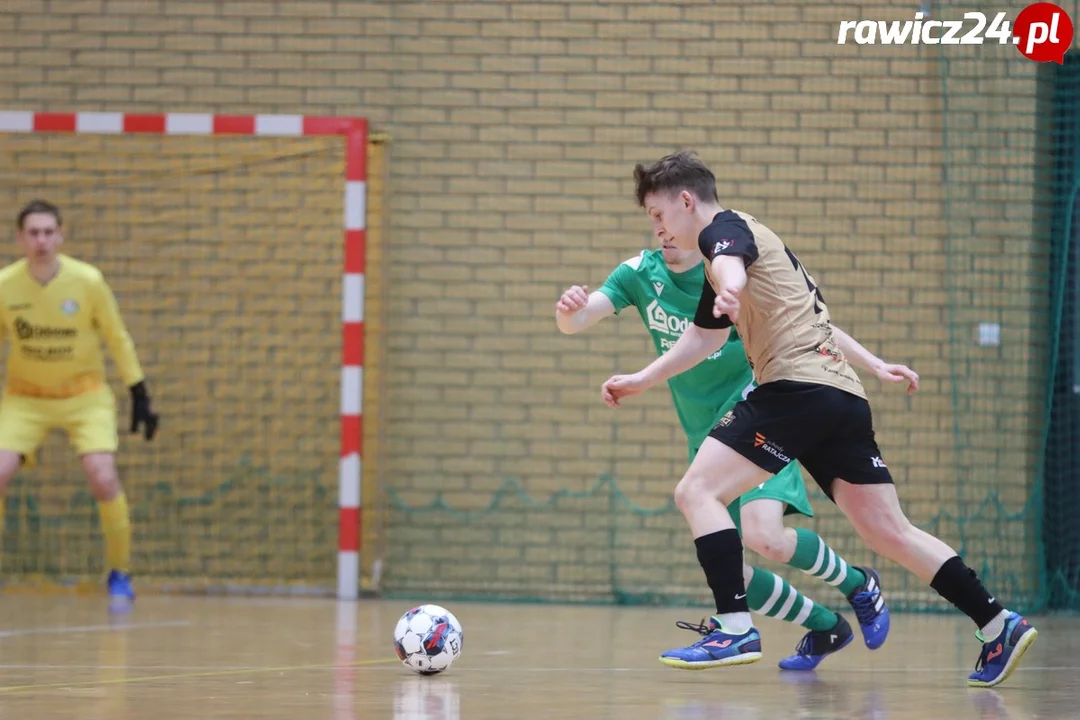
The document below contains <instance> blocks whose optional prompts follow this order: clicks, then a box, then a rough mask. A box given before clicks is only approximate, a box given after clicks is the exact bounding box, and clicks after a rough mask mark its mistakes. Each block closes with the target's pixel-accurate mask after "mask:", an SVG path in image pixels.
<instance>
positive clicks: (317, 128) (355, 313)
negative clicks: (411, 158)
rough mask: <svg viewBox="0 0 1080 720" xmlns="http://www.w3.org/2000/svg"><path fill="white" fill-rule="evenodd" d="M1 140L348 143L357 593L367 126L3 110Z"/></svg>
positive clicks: (340, 569) (341, 485)
mask: <svg viewBox="0 0 1080 720" xmlns="http://www.w3.org/2000/svg"><path fill="white" fill-rule="evenodd" d="M0 132H8V133H86V134H114V135H122V134H144V135H253V136H268V137H270V136H276V137H282V136H302V135H341V136H343V137H344V138H345V266H344V279H343V293H342V362H341V458H340V463H339V466H338V507H339V514H338V565H337V594H338V597H339V598H342V599H354V598H356V597H358V596H359V591H360V549H361V547H360V544H361V537H362V535H361V502H360V473H361V464H360V463H361V458H362V456H363V447H362V442H361V440H362V434H363V425H362V417H363V403H362V401H363V389H364V270H365V267H364V255H365V247H366V237H365V233H366V229H367V222H366V220H367V144H368V126H367V120H366V119H365V118H336V117H306V116H303V115H210V114H201V113H157V114H131V113H113V112H73V113H42V112H30V111H22V110H13V111H5V110H0Z"/></svg>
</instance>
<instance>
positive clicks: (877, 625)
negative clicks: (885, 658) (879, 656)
mask: <svg viewBox="0 0 1080 720" xmlns="http://www.w3.org/2000/svg"><path fill="white" fill-rule="evenodd" d="M858 569H859V570H861V571H862V572H863V574H864V575H866V583H865V584H864V585H863V586H862V587H859V588H856V589H855V590H854V591H853V592H852V593H851V595H848V602H849V603H851V609H852V610H854V611H855V619H856V620H858V621H859V629H860V630H862V636H863V642H865V643H866V647H868V648H870V649H871V650H877V649H878V648H879V647H881V646H882V645H884V644H885V638H887V637H888V636H889V608H887V607H885V598H883V597H882V596H881V578H880V577H878V574H877V572H876V571H874V570H873V569H871V568H868V567H860V568H858Z"/></svg>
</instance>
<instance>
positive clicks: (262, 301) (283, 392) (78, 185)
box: [0, 111, 385, 598]
mask: <svg viewBox="0 0 1080 720" xmlns="http://www.w3.org/2000/svg"><path fill="white" fill-rule="evenodd" d="M384 164H385V145H384V143H382V142H380V138H378V137H375V138H373V137H372V136H371V134H370V133H369V131H368V124H367V122H366V120H365V119H364V118H319V117H302V116H294V115H288V116H286V115H255V116H214V115H203V114H172V113H167V114H159V115H125V114H121V113H63V114H56V113H33V112H21V111H20V112H0V197H3V199H4V201H5V202H4V207H5V208H6V212H7V214H8V216H9V220H8V222H11V223H14V220H15V215H16V213H17V212H18V208H19V207H20V206H21V205H22V204H24V203H25V202H27V201H29V200H31V199H34V198H42V199H47V200H49V201H51V202H53V203H56V204H57V205H59V206H60V208H61V210H62V212H63V214H64V228H63V229H64V236H65V244H64V246H63V248H62V252H67V253H69V254H71V255H72V256H74V257H77V258H79V259H82V260H86V261H88V262H91V263H93V264H95V265H97V266H98V267H99V268H100V269H101V270H102V272H103V273H104V275H105V277H106V279H107V280H108V282H109V283H110V284H111V285H112V287H113V289H114V291H115V293H116V295H117V299H118V301H119V304H120V308H121V312H122V314H123V316H124V319H125V321H126V322H127V324H128V327H129V330H130V331H131V334H132V336H133V339H134V341H135V344H136V348H137V350H138V353H139V357H140V360H141V361H142V364H143V366H144V369H145V371H146V373H147V377H148V383H149V385H150V388H151V391H152V393H153V397H154V400H155V405H156V410H157V411H158V412H160V413H161V416H162V422H161V427H160V429H159V433H158V435H157V437H155V438H154V440H153V441H152V442H151V443H146V442H145V441H144V440H143V439H142V438H141V436H138V435H129V434H128V433H127V432H126V423H127V416H126V413H128V412H129V408H128V404H127V392H126V390H125V389H124V388H123V387H122V385H121V384H120V381H119V379H118V377H117V375H116V373H115V371H114V370H113V369H112V365H111V359H110V361H109V363H110V381H111V382H112V383H113V384H114V390H115V391H116V393H117V397H118V398H119V405H120V407H119V422H120V428H121V447H120V452H119V453H118V464H119V470H120V477H121V482H122V483H123V485H124V488H125V490H126V492H127V494H128V497H129V501H130V503H131V508H132V525H133V531H134V538H133V548H132V549H133V558H132V564H133V571H134V572H135V574H136V575H137V576H138V578H139V583H140V586H142V587H146V586H147V585H151V586H158V587H161V588H164V589H178V590H184V589H203V590H207V589H210V590H212V589H222V590H228V589H243V590H248V591H250V590H259V589H264V590H265V589H272V590H275V591H280V590H282V589H284V590H286V591H289V592H302V593H304V592H312V593H326V594H329V593H332V592H336V594H337V595H338V596H339V597H342V598H354V597H357V596H358V594H359V593H360V592H361V589H362V585H366V584H367V583H366V582H365V583H361V581H360V578H361V575H364V576H365V577H366V576H370V574H371V573H372V567H371V562H370V561H369V562H367V563H364V564H363V565H364V567H363V568H361V562H360V557H361V552H360V551H361V548H362V546H363V544H364V540H365V538H367V539H368V541H370V540H371V538H373V537H374V533H375V530H376V529H375V528H363V524H362V522H361V511H362V510H361V509H362V507H363V506H364V500H365V499H368V498H371V497H373V496H374V493H375V487H376V484H377V478H376V472H377V468H376V467H373V466H372V467H366V468H365V467H364V464H362V463H361V458H362V457H365V455H366V454H365V452H364V448H365V445H367V446H368V447H369V451H370V447H372V446H374V444H375V441H376V440H377V436H376V435H375V434H374V433H375V423H372V422H370V415H371V413H370V408H369V412H368V413H367V415H368V416H369V417H368V419H369V423H367V427H365V424H364V423H363V422H362V420H363V418H364V416H365V413H364V408H365V406H366V405H367V403H365V402H364V401H365V399H367V400H369V401H372V400H373V399H375V398H377V389H378V381H377V372H378V368H377V363H378V358H379V353H378V352H376V351H377V349H378V348H377V345H375V344H373V343H372V342H371V338H372V336H373V335H376V334H377V332H378V331H379V327H378V323H379V321H378V312H379V311H380V308H381V307H382V303H381V287H382V286H381V284H380V282H381V278H380V277H379V276H380V274H379V273H378V272H377V271H375V272H371V273H369V272H368V270H369V266H368V265H366V262H371V261H374V262H375V263H376V264H377V263H378V262H379V261H380V258H381V255H380V252H379V249H378V242H379V238H380V237H381V236H380V232H379V231H380V230H381V227H380V225H381V221H382V217H383V214H382V212H383V209H382V184H381V182H380V180H381V173H382V170H383V167H384ZM9 227H11V226H9ZM343 234H344V241H343ZM18 257H19V251H18V248H17V247H16V246H15V244H14V243H10V244H8V245H7V247H6V249H5V250H4V252H3V253H2V254H0V261H2V262H3V263H4V264H6V263H8V262H11V261H13V260H16V259H18ZM373 269H374V268H373ZM369 278H373V279H372V281H367V280H368V279H369ZM365 308H367V309H368V310H369V311H370V310H372V309H374V310H376V313H375V318H374V323H372V322H368V323H365V320H366V319H368V318H367V315H368V313H365ZM373 324H374V327H372V325H373ZM366 326H367V327H366ZM373 331H374V333H373ZM365 335H367V336H368V343H367V349H368V352H365ZM373 364H374V365H376V367H374V368H373V367H372V365H373ZM365 370H367V371H368V372H367V374H366V376H365ZM373 370H374V373H373V372H372V371H373ZM373 374H374V375H375V377H374V378H373ZM365 438H367V439H368V440H369V442H368V443H365V442H364V440H365ZM39 459H40V462H39V464H38V465H37V467H35V468H33V469H32V470H30V471H25V472H21V473H20V474H19V475H18V476H17V477H16V478H15V479H14V480H13V482H12V485H11V487H10V488H9V491H8V493H7V503H6V513H7V515H6V524H5V533H4V537H3V545H2V548H3V560H2V561H3V570H4V574H5V578H6V579H7V582H8V584H12V583H14V584H15V585H18V584H20V583H23V584H32V585H40V584H41V583H42V581H44V583H45V584H47V585H52V586H55V585H56V584H57V583H68V584H76V585H78V584H80V583H89V582H93V583H97V582H99V579H100V576H101V574H102V573H103V571H104V570H105V568H103V566H102V563H103V558H102V550H101V538H100V533H99V528H98V520H97V510H96V506H95V504H94V501H93V498H92V497H91V496H90V494H89V492H88V489H87V485H86V482H85V479H84V477H83V475H82V472H81V470H80V468H79V465H78V462H77V459H76V458H75V457H74V455H73V453H72V452H71V450H70V448H69V447H68V445H67V441H66V439H65V438H63V436H62V435H54V436H50V438H49V439H48V441H47V442H46V444H45V446H44V447H43V448H42V450H41V455H40V458H39ZM365 464H368V465H370V463H365ZM362 570H363V572H362Z"/></svg>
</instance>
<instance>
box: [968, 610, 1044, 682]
mask: <svg viewBox="0 0 1080 720" xmlns="http://www.w3.org/2000/svg"><path fill="white" fill-rule="evenodd" d="M1038 636H1039V633H1038V631H1037V630H1036V629H1035V628H1034V627H1033V626H1032V625H1031V624H1030V623H1029V622H1028V621H1027V620H1025V619H1024V618H1023V617H1021V616H1020V615H1017V614H1016V613H1009V615H1008V617H1006V618H1005V629H1004V630H1002V631H1001V632H1000V633H999V634H998V636H997V637H996V638H994V639H993V640H987V639H986V638H984V637H983V636H982V633H980V632H978V631H976V633H975V637H977V638H978V639H979V640H981V641H982V643H983V649H982V652H981V653H979V660H978V661H977V662H976V663H975V672H973V673H971V675H969V676H968V685H970V686H972V687H987V688H988V687H994V686H995V685H998V684H1000V683H1002V682H1004V681H1005V678H1007V677H1009V675H1010V674H1012V671H1013V669H1014V668H1015V667H1016V664H1017V663H1019V662H1020V658H1022V657H1023V656H1024V653H1025V652H1027V649H1028V648H1029V647H1031V644H1032V643H1033V642H1035V638H1037V637H1038Z"/></svg>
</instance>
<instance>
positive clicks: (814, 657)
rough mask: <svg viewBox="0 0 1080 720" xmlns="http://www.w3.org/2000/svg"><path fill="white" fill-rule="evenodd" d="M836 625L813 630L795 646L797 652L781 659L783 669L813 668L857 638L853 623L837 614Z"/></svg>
mask: <svg viewBox="0 0 1080 720" xmlns="http://www.w3.org/2000/svg"><path fill="white" fill-rule="evenodd" d="M836 618H837V619H836V625H834V626H833V627H832V628H831V629H829V630H811V631H810V632H808V633H806V635H804V636H803V639H802V640H800V641H799V644H798V646H796V648H795V654H794V655H792V656H790V657H786V658H784V659H783V660H781V661H780V669H781V670H813V669H814V668H816V667H817V666H818V665H820V664H821V661H822V660H824V659H825V657H826V656H827V655H832V654H833V653H834V652H838V651H840V650H843V649H844V648H846V647H847V646H848V645H850V644H851V641H852V640H853V639H854V638H855V633H853V632H852V631H851V625H848V621H847V620H845V619H844V616H843V615H840V614H837V616H836Z"/></svg>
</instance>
